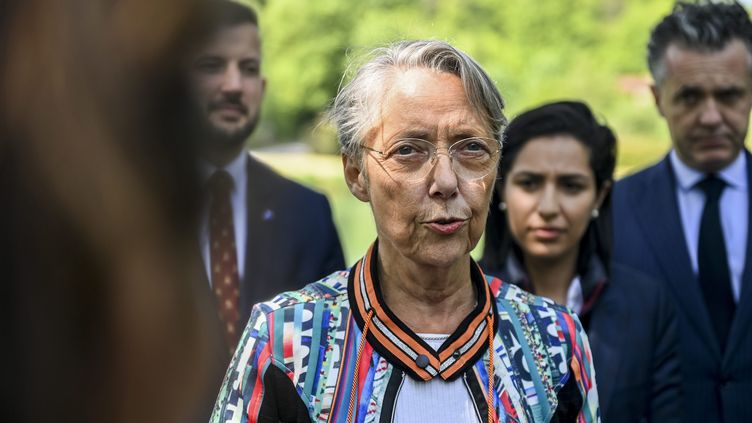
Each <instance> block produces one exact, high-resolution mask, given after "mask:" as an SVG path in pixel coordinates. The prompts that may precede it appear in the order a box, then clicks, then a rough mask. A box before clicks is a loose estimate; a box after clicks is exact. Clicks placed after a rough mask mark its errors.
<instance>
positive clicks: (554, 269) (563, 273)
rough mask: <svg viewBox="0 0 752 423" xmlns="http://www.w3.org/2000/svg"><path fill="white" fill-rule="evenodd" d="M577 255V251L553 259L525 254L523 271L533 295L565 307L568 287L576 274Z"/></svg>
mask: <svg viewBox="0 0 752 423" xmlns="http://www.w3.org/2000/svg"><path fill="white" fill-rule="evenodd" d="M577 255H578V251H577V250H575V251H573V252H570V253H568V254H566V255H564V256H562V257H557V258H555V259H550V258H540V257H532V256H530V255H528V254H526V255H525V256H524V259H525V269H526V270H527V274H528V277H529V278H530V283H531V284H532V285H533V287H534V288H535V294H536V295H540V296H543V297H547V298H550V299H552V300H554V302H556V303H559V304H563V305H566V304H567V291H568V290H569V285H571V284H572V279H573V278H574V276H575V275H576V274H577Z"/></svg>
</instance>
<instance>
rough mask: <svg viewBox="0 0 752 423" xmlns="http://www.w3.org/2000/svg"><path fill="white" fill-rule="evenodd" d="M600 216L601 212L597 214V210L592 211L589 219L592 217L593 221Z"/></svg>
mask: <svg viewBox="0 0 752 423" xmlns="http://www.w3.org/2000/svg"><path fill="white" fill-rule="evenodd" d="M600 215H601V212H599V211H598V209H593V211H592V212H591V213H590V217H592V218H593V220H595V219H597V218H598V216H600Z"/></svg>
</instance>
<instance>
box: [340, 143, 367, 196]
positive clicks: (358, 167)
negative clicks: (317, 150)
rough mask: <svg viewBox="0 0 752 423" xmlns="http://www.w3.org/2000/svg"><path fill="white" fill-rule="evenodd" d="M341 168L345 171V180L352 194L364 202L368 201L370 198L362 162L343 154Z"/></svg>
mask: <svg viewBox="0 0 752 423" xmlns="http://www.w3.org/2000/svg"><path fill="white" fill-rule="evenodd" d="M342 168H343V169H344V172H345V182H346V183H347V187H348V188H349V189H350V192H351V193H352V195H354V196H355V198H357V199H358V200H360V201H362V202H364V203H367V202H369V201H370V200H371V198H370V195H369V194H368V178H366V174H365V169H364V168H363V162H362V161H360V160H358V159H356V158H353V157H350V156H348V155H346V154H343V155H342Z"/></svg>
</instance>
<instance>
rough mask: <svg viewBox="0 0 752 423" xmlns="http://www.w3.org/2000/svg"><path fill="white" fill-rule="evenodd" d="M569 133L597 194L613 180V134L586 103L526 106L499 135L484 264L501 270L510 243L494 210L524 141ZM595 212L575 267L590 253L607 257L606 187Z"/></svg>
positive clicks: (503, 219) (608, 209)
mask: <svg viewBox="0 0 752 423" xmlns="http://www.w3.org/2000/svg"><path fill="white" fill-rule="evenodd" d="M556 135H570V136H572V137H573V138H575V139H576V140H577V141H579V142H581V143H582V144H583V145H584V146H585V147H586V148H587V150H588V152H589V153H590V160H589V163H590V168H591V170H592V171H593V175H594V177H595V185H596V191H597V193H600V192H601V189H602V188H603V187H604V185H605V184H606V183H607V182H608V183H612V182H613V178H614V168H615V166H616V137H615V136H614V133H613V132H612V131H611V129H610V128H609V127H608V126H606V125H602V124H600V123H599V122H598V121H597V120H596V118H595V116H593V113H592V111H591V110H590V108H589V107H588V106H587V105H586V104H585V103H582V102H579V101H559V102H555V103H548V104H544V105H542V106H539V107H536V108H534V109H530V110H528V111H526V112H524V113H522V114H520V115H519V116H517V117H515V118H514V119H512V121H511V122H510V123H509V126H508V127H507V129H506V132H505V134H504V145H503V151H504V154H503V155H502V157H501V161H500V162H499V172H498V175H499V179H498V180H497V182H496V189H495V190H494V194H493V198H492V200H491V209H490V211H489V214H488V222H487V225H486V238H485V246H484V249H483V259H482V261H483V264H484V265H485V266H486V267H487V268H489V269H501V268H503V267H504V265H505V263H506V258H507V256H508V255H509V254H512V253H513V249H514V248H518V247H516V245H515V242H514V239H513V237H512V234H511V232H510V230H509V225H508V222H507V216H506V213H503V212H502V211H500V210H499V203H500V202H501V201H503V198H502V195H503V186H504V181H505V180H506V176H507V175H508V174H509V172H510V170H511V169H512V168H513V167H514V163H515V160H516V159H517V156H518V155H519V153H520V151H521V150H522V149H523V147H524V146H525V145H527V143H528V141H530V140H532V139H534V138H538V137H550V136H556ZM599 212H600V213H599V217H598V218H597V219H594V220H591V222H590V224H589V225H588V229H587V230H586V232H585V234H584V235H583V237H582V240H580V257H579V259H578V269H577V270H578V271H581V270H582V269H583V268H584V266H585V265H586V264H587V260H588V259H589V255H590V254H597V255H598V256H599V257H600V258H601V259H602V260H603V262H604V263H606V264H608V261H609V259H610V257H611V191H610V190H609V192H608V193H607V195H606V197H605V198H604V200H603V204H602V205H601V207H600V209H599Z"/></svg>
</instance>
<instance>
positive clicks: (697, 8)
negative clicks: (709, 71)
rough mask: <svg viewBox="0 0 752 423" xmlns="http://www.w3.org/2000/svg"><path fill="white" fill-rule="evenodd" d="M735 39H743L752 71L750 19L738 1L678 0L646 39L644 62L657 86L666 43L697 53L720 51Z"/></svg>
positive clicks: (661, 75)
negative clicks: (697, 1)
mask: <svg viewBox="0 0 752 423" xmlns="http://www.w3.org/2000/svg"><path fill="white" fill-rule="evenodd" d="M734 39H738V40H740V41H742V42H744V45H745V46H746V47H747V51H748V53H749V54H750V58H749V64H750V72H752V22H750V20H749V15H748V14H747V11H746V10H745V9H744V7H743V6H742V5H740V4H739V3H737V2H735V1H734V2H730V3H712V2H704V3H699V4H694V3H687V2H677V3H676V5H675V6H674V9H673V11H672V12H671V14H669V15H667V16H666V17H664V18H663V20H661V21H660V22H659V23H658V25H656V26H655V28H653V31H652V32H651V34H650V40H649V41H648V51H647V61H648V67H649V68H650V73H651V74H652V75H653V79H654V80H655V83H656V84H658V85H660V84H662V83H663V80H664V79H665V77H666V68H665V61H664V58H665V53H666V49H668V46H669V45H670V44H672V43H676V44H677V45H678V46H679V47H681V48H684V49H690V50H694V51H699V52H714V51H719V50H722V49H723V48H724V47H726V45H727V44H728V43H729V42H730V41H732V40H734Z"/></svg>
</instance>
